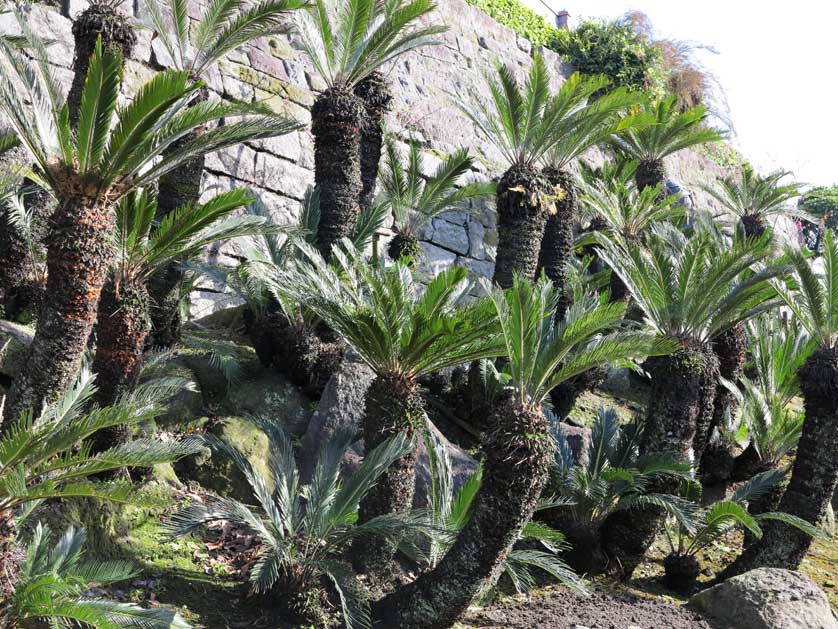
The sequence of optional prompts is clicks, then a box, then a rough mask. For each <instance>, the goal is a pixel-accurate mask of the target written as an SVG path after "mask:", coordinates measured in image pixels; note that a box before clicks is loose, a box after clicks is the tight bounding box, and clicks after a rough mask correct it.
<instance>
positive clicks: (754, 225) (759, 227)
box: [739, 214, 766, 238]
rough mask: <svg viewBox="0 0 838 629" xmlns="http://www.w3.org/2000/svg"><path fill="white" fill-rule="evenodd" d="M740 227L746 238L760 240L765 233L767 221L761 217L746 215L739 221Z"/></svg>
mask: <svg viewBox="0 0 838 629" xmlns="http://www.w3.org/2000/svg"><path fill="white" fill-rule="evenodd" d="M739 227H740V229H742V232H743V233H744V234H745V237H746V238H760V237H762V235H763V234H764V233H765V229H766V227H765V221H764V220H762V217H761V216H751V215H750V214H746V215H745V216H743V217H742V218H741V219H740V220H739Z"/></svg>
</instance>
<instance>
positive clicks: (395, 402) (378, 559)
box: [353, 373, 424, 573]
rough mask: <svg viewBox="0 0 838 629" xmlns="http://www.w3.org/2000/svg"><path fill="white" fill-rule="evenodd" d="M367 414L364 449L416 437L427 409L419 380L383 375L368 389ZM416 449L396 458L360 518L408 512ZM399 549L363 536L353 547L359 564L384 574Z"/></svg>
mask: <svg viewBox="0 0 838 629" xmlns="http://www.w3.org/2000/svg"><path fill="white" fill-rule="evenodd" d="M364 404H365V415H364V448H365V450H366V451H367V452H371V451H372V450H373V449H374V448H376V447H378V446H379V445H381V444H382V443H383V442H385V441H386V440H388V439H390V438H392V437H395V436H397V435H400V434H407V435H410V436H412V435H413V434H415V433H416V429H417V427H421V426H422V422H423V417H424V408H423V405H422V398H421V397H420V396H419V392H418V388H417V386H416V383H414V382H412V381H410V380H407V379H405V378H403V377H401V376H398V375H395V374H386V373H385V374H379V375H377V376H376V378H375V380H373V382H372V384H370V387H369V389H368V390H367V394H366V398H365V401H364ZM416 456H417V455H416V449H415V448H414V449H413V451H412V452H411V453H410V454H408V455H406V456H404V457H402V458H401V459H399V460H398V461H396V462H395V463H394V464H393V465H391V466H390V468H389V469H388V470H387V471H386V472H385V473H384V474H383V475H382V476H381V477H380V478H379V480H378V482H377V483H376V484H375V486H374V487H373V488H372V489H371V490H370V491H369V492H368V493H367V495H366V496H364V499H363V500H361V505H360V509H359V511H358V521H359V522H361V523H363V522H369V521H370V520H372V519H373V518H375V517H377V516H380V515H387V514H390V513H406V512H407V511H409V510H410V508H411V507H412V506H413V493H414V491H415V489H416ZM395 552H396V548H395V547H394V546H392V545H388V544H382V543H381V541H380V540H375V539H362V540H359V541H358V542H357V543H356V544H355V545H354V546H353V556H354V559H355V561H354V562H355V565H356V567H357V568H358V569H359V570H361V571H362V572H373V573H380V572H381V571H382V569H384V568H386V566H387V564H388V563H389V561H390V560H391V559H392V557H393V555H394V554H395Z"/></svg>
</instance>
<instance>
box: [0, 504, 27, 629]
mask: <svg viewBox="0 0 838 629" xmlns="http://www.w3.org/2000/svg"><path fill="white" fill-rule="evenodd" d="M12 516H13V514H12V513H11V512H10V511H4V512H0V629H8V628H11V627H14V626H15V624H16V623H15V619H14V618H12V617H11V614H10V613H9V610H8V609H7V608H6V605H5V601H7V600H8V597H9V596H10V595H11V594H12V593H13V592H14V591H15V584H16V583H17V579H18V573H19V572H20V564H21V563H22V562H23V560H24V559H25V555H24V552H23V550H22V549H21V548H20V546H19V545H18V543H17V534H16V531H15V521H14V518H13V517H12Z"/></svg>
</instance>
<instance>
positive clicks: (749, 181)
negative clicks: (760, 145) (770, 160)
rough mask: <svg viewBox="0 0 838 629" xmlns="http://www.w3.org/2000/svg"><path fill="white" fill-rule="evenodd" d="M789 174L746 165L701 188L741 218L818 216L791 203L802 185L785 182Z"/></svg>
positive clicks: (813, 218)
mask: <svg viewBox="0 0 838 629" xmlns="http://www.w3.org/2000/svg"><path fill="white" fill-rule="evenodd" d="M790 174H791V173H790V172H789V171H786V170H775V171H773V172H771V173H768V174H767V175H765V176H762V175H760V174H759V173H757V172H756V171H754V169H753V168H751V167H750V166H743V167H742V169H741V172H740V174H739V175H738V176H737V175H730V176H728V177H724V178H721V177H720V178H718V180H717V182H716V186H702V188H703V189H704V191H705V192H707V193H708V194H709V195H710V196H712V197H713V198H714V199H715V200H716V201H718V202H719V204H720V205H721V206H722V207H723V208H724V209H725V210H727V211H728V212H729V213H730V214H731V215H732V216H734V217H735V218H738V219H740V220H741V219H742V218H744V217H756V218H759V219H762V220H765V219H769V218H772V217H775V216H786V215H791V216H799V217H801V218H806V219H808V220H817V218H816V217H814V216H812V215H810V214H808V213H807V212H806V211H805V210H804V209H802V208H800V207H799V206H798V209H797V210H795V209H794V208H792V207H790V206H789V205H788V202H789V201H790V200H791V199H794V198H795V197H796V196H798V195H799V194H800V185H801V184H799V183H795V182H788V183H783V179H785V178H786V177H787V176H789V175H790Z"/></svg>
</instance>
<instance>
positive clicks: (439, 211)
mask: <svg viewBox="0 0 838 629" xmlns="http://www.w3.org/2000/svg"><path fill="white" fill-rule="evenodd" d="M473 165H474V160H473V159H472V158H471V157H470V156H469V154H468V151H467V150H465V149H462V150H459V151H457V152H456V153H454V154H453V155H451V156H450V157H448V158H446V159H445V160H444V161H443V162H442V163H441V164H440V165H439V166H438V167H437V169H436V170H435V171H434V172H433V173H428V172H426V169H425V164H424V159H423V157H422V151H421V147H420V145H419V142H418V141H416V140H411V141H410V142H409V149H408V154H407V157H406V159H405V158H403V157H402V156H401V155H400V154H399V150H398V148H397V147H396V142H395V140H394V139H393V138H387V139H386V140H385V159H384V169H383V172H382V173H381V175H380V180H381V192H380V193H379V195H378V198H377V199H376V203H377V204H380V205H383V206H384V209H385V210H386V211H388V212H392V214H393V217H394V219H395V225H394V228H395V231H396V235H395V236H394V237H393V240H391V241H390V245H389V248H388V249H387V253H388V254H389V255H390V258H391V259H393V260H398V259H400V258H411V259H412V260H413V261H414V262H416V260H417V259H418V257H419V256H420V255H421V253H422V249H421V247H420V246H419V236H420V235H421V233H422V230H423V229H424V228H425V226H426V225H428V224H429V223H430V222H431V221H432V220H434V219H435V218H437V217H439V216H442V215H443V214H445V213H446V212H450V211H452V210H454V209H459V208H460V205H461V204H463V203H464V202H467V201H469V200H471V199H477V198H480V197H484V196H487V195H490V194H494V192H495V186H494V184H492V183H469V184H462V179H463V178H464V177H465V175H467V174H468V173H469V172H470V171H471V169H472V166H473Z"/></svg>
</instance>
